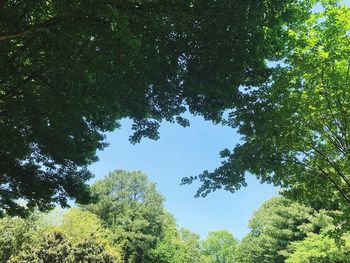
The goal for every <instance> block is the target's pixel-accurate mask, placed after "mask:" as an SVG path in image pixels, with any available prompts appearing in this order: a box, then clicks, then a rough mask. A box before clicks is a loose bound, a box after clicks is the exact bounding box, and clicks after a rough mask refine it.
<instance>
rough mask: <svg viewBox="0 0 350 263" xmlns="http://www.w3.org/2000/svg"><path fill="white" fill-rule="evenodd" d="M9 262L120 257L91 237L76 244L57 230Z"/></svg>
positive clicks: (112, 262) (112, 260) (101, 261)
mask: <svg viewBox="0 0 350 263" xmlns="http://www.w3.org/2000/svg"><path fill="white" fill-rule="evenodd" d="M9 262H10V263H31V262H50V263H74V262H91V263H118V262H121V260H120V258H118V257H117V256H116V255H114V254H113V253H111V252H110V251H108V250H106V247H105V246H104V244H102V243H99V242H97V241H96V240H95V239H94V238H93V237H90V238H89V239H86V240H81V241H80V242H78V243H77V244H75V245H74V244H72V243H71V242H69V241H68V240H67V239H66V238H65V236H64V235H63V234H62V233H61V232H58V231H54V232H52V233H48V234H47V236H46V237H45V239H44V240H43V241H42V242H41V243H40V244H39V245H38V246H34V247H31V248H30V249H28V250H23V251H21V252H20V253H19V254H18V255H16V256H15V257H12V258H11V259H10V260H9Z"/></svg>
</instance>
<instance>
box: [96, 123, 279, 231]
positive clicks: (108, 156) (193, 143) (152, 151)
mask: <svg viewBox="0 0 350 263" xmlns="http://www.w3.org/2000/svg"><path fill="white" fill-rule="evenodd" d="M190 122H191V126H190V127H187V128H182V127H180V126H179V125H176V124H170V123H165V122H164V123H163V124H162V126H161V128H160V136H161V138H160V139H159V140H157V141H152V140H149V139H143V140H142V141H141V142H140V143H139V144H136V145H132V144H131V143H130V142H129V141H128V137H129V136H130V135H131V134H132V131H131V121H129V120H125V121H122V127H121V129H119V130H116V131H114V132H113V133H109V134H107V141H108V142H109V143H110V145H109V147H107V148H106V149H105V150H103V151H101V152H99V153H98V156H99V158H100V160H99V162H97V163H95V164H93V165H92V166H90V170H91V171H92V172H93V173H94V174H95V178H94V180H97V179H100V178H102V177H103V176H105V175H106V174H107V173H108V172H109V171H112V170H115V169H124V170H141V171H143V172H144V173H146V174H147V175H148V177H149V179H150V180H151V181H153V182H155V183H157V189H158V191H159V192H161V193H162V194H163V195H164V196H165V198H166V201H165V207H166V208H167V210H168V211H169V212H171V213H172V214H173V215H175V217H176V219H177V223H178V225H179V226H180V227H185V228H189V229H191V230H192V231H194V232H196V233H198V234H200V235H201V237H202V238H205V237H206V235H207V233H208V231H211V230H221V229H227V230H229V231H231V232H232V233H233V234H234V235H235V237H237V238H242V237H243V236H244V235H245V234H246V233H247V232H248V231H249V229H248V227H247V226H248V220H249V218H250V217H251V216H252V214H253V213H254V211H255V210H256V209H257V208H258V207H259V206H260V205H261V204H262V203H263V202H264V201H265V200H267V199H269V198H270V197H272V196H274V195H276V189H274V188H273V187H272V186H270V185H261V184H260V183H259V182H257V181H256V180H255V178H253V177H252V176H248V180H247V181H248V187H247V188H244V189H242V190H240V191H239V192H237V193H235V194H231V193H228V192H225V191H217V192H215V193H212V194H210V195H208V196H207V197H206V198H194V197H193V196H194V194H195V192H196V189H197V188H198V184H193V185H190V186H187V185H186V186H181V185H180V182H181V178H182V177H185V176H191V175H198V174H199V173H201V172H202V171H203V170H205V169H208V170H212V169H214V168H215V167H217V166H219V164H220V158H219V152H220V151H221V150H223V149H224V148H229V149H232V148H233V147H234V145H235V144H236V143H237V142H238V140H239V137H238V135H237V134H236V133H235V131H234V130H233V129H232V128H229V127H223V126H219V125H213V124H212V123H211V122H208V121H204V120H203V118H201V117H190Z"/></svg>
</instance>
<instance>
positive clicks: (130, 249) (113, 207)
mask: <svg viewBox="0 0 350 263" xmlns="http://www.w3.org/2000/svg"><path fill="white" fill-rule="evenodd" d="M91 191H92V193H93V194H94V195H96V196H97V198H98V202H97V203H96V204H90V205H87V206H84V208H85V209H87V210H88V211H90V212H92V213H94V214H96V215H97V216H98V217H99V218H100V219H102V220H103V222H104V223H105V224H106V225H107V227H108V228H109V229H110V230H111V231H112V232H113V239H114V242H115V243H116V244H119V245H121V247H122V249H123V254H124V261H125V262H140V263H142V262H147V260H148V259H149V257H150V256H151V255H150V254H151V250H152V249H153V248H155V246H156V244H157V241H158V238H160V237H161V236H162V235H163V226H162V221H163V218H164V216H165V215H164V213H165V211H164V207H163V200H164V198H163V196H162V195H161V194H159V193H158V192H157V191H156V186H155V184H154V183H151V182H149V181H148V179H147V176H146V175H144V174H143V173H141V172H139V171H135V172H127V171H122V170H116V171H113V172H111V173H109V174H108V175H107V176H106V177H105V178H104V179H101V180H99V181H97V182H95V183H94V184H93V185H92V186H91Z"/></svg>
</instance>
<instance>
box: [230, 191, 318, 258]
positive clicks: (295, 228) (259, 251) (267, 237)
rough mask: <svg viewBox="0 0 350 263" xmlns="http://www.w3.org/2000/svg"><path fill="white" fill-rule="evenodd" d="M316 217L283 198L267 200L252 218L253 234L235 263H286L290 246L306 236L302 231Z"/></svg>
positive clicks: (310, 211) (309, 210)
mask: <svg viewBox="0 0 350 263" xmlns="http://www.w3.org/2000/svg"><path fill="white" fill-rule="evenodd" d="M312 215H313V209H311V208H308V207H305V206H303V205H299V204H297V203H292V202H291V201H289V200H287V199H285V198H283V197H275V198H272V199H270V200H268V201H266V202H265V203H264V204H263V205H262V206H261V207H260V208H259V209H258V210H257V211H256V212H255V213H254V215H253V217H252V218H251V219H250V221H249V227H250V229H251V232H250V233H249V234H248V235H247V236H245V237H244V238H243V240H242V241H241V242H240V243H239V245H238V246H237V249H236V252H235V262H238V263H255V262H261V263H283V262H284V261H285V259H286V258H287V257H288V255H289V253H288V246H289V244H290V243H291V242H293V241H300V240H303V239H304V237H305V236H306V234H305V232H304V231H303V230H302V229H301V228H302V226H303V225H306V224H308V223H310V220H311V218H312Z"/></svg>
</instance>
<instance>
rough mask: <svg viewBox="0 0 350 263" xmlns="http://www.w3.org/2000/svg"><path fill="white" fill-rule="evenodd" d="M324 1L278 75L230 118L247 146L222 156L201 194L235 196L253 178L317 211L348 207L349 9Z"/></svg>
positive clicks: (299, 32)
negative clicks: (247, 177) (228, 193)
mask: <svg viewBox="0 0 350 263" xmlns="http://www.w3.org/2000/svg"><path fill="white" fill-rule="evenodd" d="M322 3H323V5H322V6H321V5H320V7H319V12H314V13H312V14H311V15H310V17H309V18H308V19H307V20H305V22H303V23H301V24H299V25H297V26H296V28H294V29H293V28H289V29H288V30H287V31H288V34H289V37H290V40H289V42H288V43H289V44H288V46H289V49H290V51H289V52H287V53H286V56H285V57H284V58H283V60H281V61H280V62H279V64H277V65H276V66H274V67H273V68H271V70H272V72H273V73H272V76H271V78H269V80H268V81H267V82H266V83H265V84H263V85H261V86H255V87H254V86H249V87H247V89H246V93H245V94H244V97H245V98H246V100H242V103H241V104H239V105H238V106H237V107H236V109H235V110H234V111H233V112H231V114H230V116H229V118H228V124H229V125H231V126H232V127H235V128H237V129H238V132H239V133H240V134H241V135H242V141H241V143H239V144H238V145H237V146H236V147H235V148H234V149H233V151H231V152H230V151H229V150H225V151H223V152H222V157H224V158H225V160H224V161H223V163H222V166H221V167H219V168H218V169H216V170H215V171H213V172H204V173H203V174H202V175H201V176H199V179H200V180H201V181H202V182H203V186H202V188H201V189H199V192H198V195H206V194H207V193H208V192H210V191H212V190H215V189H218V188H221V187H224V188H225V189H226V190H229V191H232V192H234V191H236V190H237V189H239V188H240V187H242V186H245V185H246V182H245V174H246V173H251V174H254V175H256V176H257V177H258V178H259V179H260V180H261V182H268V183H273V184H274V185H276V186H281V187H283V188H285V189H287V190H286V191H285V194H287V195H288V196H290V197H293V198H294V199H297V200H302V201H306V202H308V203H311V204H312V205H313V206H316V207H317V206H318V208H321V207H323V208H341V209H342V210H348V209H349V207H350V206H349V204H350V177H349V174H350V171H349V167H350V163H349V160H350V159H349V149H350V148H349V145H350V144H349V116H350V112H349V109H350V107H349V106H350V105H349V101H350V97H349V94H350V93H349V40H350V36H349V30H350V23H349V16H350V8H349V7H348V6H345V5H343V4H340V3H339V1H322ZM321 7H322V8H321Z"/></svg>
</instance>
